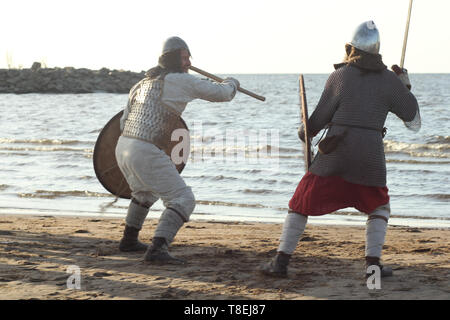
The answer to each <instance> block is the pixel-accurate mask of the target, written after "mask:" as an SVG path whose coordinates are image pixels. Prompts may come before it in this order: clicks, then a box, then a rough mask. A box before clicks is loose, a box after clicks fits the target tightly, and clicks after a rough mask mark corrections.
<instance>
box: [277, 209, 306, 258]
mask: <svg viewBox="0 0 450 320" xmlns="http://www.w3.org/2000/svg"><path fill="white" fill-rule="evenodd" d="M306 222H308V217H307V216H304V215H301V214H298V213H295V212H289V213H288V214H287V216H286V219H285V221H284V224H283V231H282V233H281V237H280V245H279V246H278V252H283V253H286V254H292V253H294V250H295V248H296V247H297V244H298V241H299V240H300V237H301V235H302V234H303V231H305V227H306Z"/></svg>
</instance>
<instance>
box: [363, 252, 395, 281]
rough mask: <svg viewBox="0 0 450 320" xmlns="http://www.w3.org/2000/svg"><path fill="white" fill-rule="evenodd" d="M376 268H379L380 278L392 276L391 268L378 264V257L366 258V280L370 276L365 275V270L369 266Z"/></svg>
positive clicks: (368, 274)
mask: <svg viewBox="0 0 450 320" xmlns="http://www.w3.org/2000/svg"><path fill="white" fill-rule="evenodd" d="M374 265H375V266H378V267H379V268H380V275H381V277H382V278H385V277H391V276H392V275H393V271H392V268H391V267H388V266H383V265H382V264H381V263H380V258H378V257H366V278H368V277H370V276H371V275H372V274H370V273H367V268H369V267H370V266H374Z"/></svg>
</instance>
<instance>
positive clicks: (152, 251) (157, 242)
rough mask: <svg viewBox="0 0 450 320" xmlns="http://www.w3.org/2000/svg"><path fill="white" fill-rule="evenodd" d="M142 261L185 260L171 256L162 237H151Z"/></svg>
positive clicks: (175, 262) (174, 262)
mask: <svg viewBox="0 0 450 320" xmlns="http://www.w3.org/2000/svg"><path fill="white" fill-rule="evenodd" d="M144 261H146V262H148V263H151V264H160V265H161V264H185V263H186V261H184V260H181V259H178V258H175V257H172V256H171V255H170V254H169V251H168V248H167V242H166V239H164V238H159V237H155V238H153V242H152V244H151V245H150V246H149V247H148V249H147V252H146V253H145V255H144Z"/></svg>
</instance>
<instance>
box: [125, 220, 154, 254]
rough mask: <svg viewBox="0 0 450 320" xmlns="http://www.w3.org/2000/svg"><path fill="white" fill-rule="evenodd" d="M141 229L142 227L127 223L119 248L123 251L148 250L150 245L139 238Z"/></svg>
mask: <svg viewBox="0 0 450 320" xmlns="http://www.w3.org/2000/svg"><path fill="white" fill-rule="evenodd" d="M139 231H140V229H137V228H134V227H130V226H128V225H125V230H124V231H123V237H122V239H121V240H120V243H119V250H120V251H122V252H132V251H137V252H139V251H145V250H147V248H148V246H147V245H146V244H143V243H142V242H139V240H138V235H139Z"/></svg>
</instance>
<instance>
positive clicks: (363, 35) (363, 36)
mask: <svg viewBox="0 0 450 320" xmlns="http://www.w3.org/2000/svg"><path fill="white" fill-rule="evenodd" d="M350 44H351V45H352V46H353V47H355V48H357V49H359V50H362V51H365V52H368V53H372V54H378V53H379V52H380V33H379V32H378V29H377V26H376V25H375V22H373V21H372V20H370V21H366V22H363V23H361V24H360V25H359V26H358V28H356V30H355V33H354V34H353V38H352V41H351V42H350Z"/></svg>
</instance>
